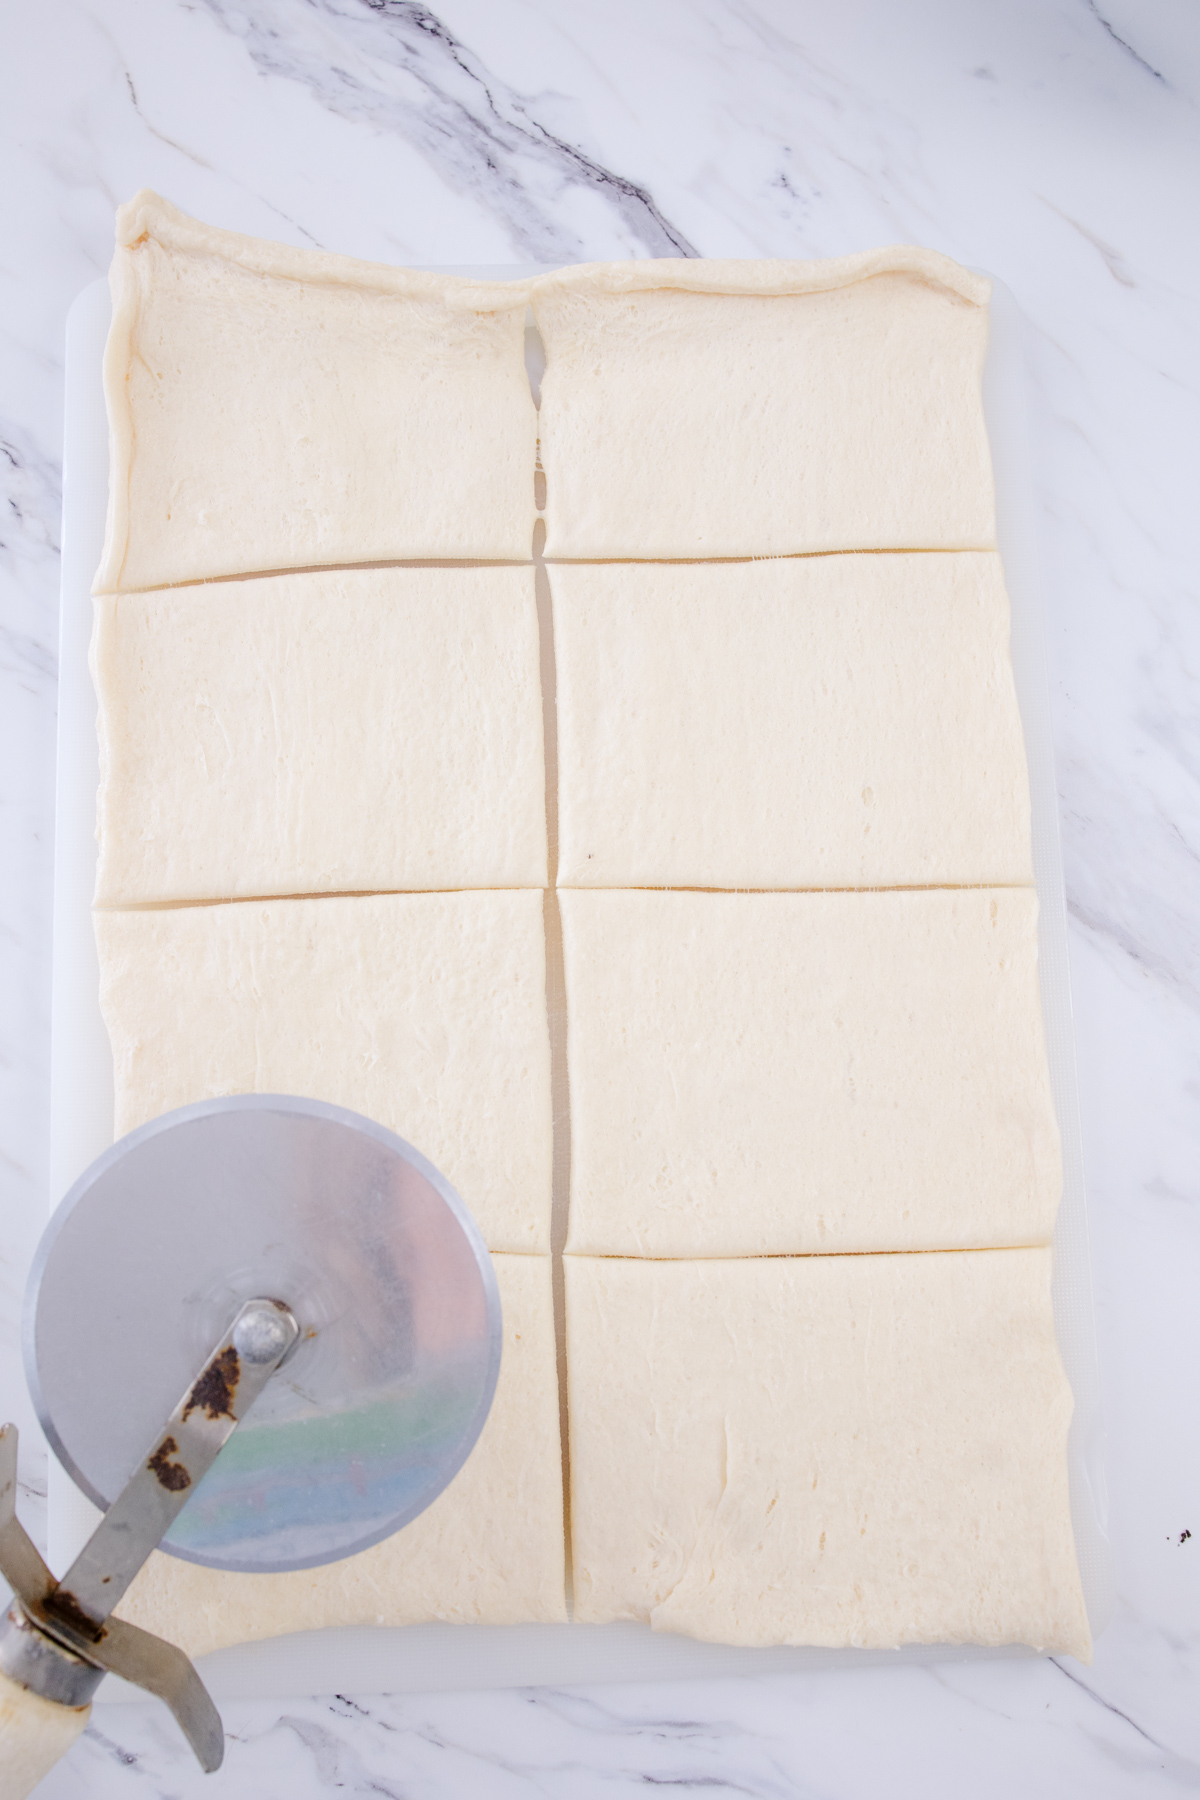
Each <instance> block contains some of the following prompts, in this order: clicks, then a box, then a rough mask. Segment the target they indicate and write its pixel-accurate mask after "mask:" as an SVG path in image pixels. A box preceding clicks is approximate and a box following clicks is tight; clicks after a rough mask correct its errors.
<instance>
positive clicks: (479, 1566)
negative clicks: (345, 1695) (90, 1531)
mask: <svg viewBox="0 0 1200 1800" xmlns="http://www.w3.org/2000/svg"><path fill="white" fill-rule="evenodd" d="M493 1266H494V1267H495V1271H496V1280H497V1282H498V1284H499V1288H500V1301H501V1305H502V1307H503V1311H504V1350H503V1355H502V1358H501V1363H500V1379H499V1382H498V1384H497V1387H496V1397H495V1400H494V1401H493V1403H492V1410H491V1412H490V1413H489V1414H488V1418H487V1422H486V1424H485V1425H484V1428H483V1430H482V1432H481V1433H480V1436H479V1441H478V1443H477V1444H476V1446H475V1448H474V1450H473V1451H472V1452H471V1454H470V1456H469V1457H468V1458H467V1460H466V1462H465V1463H464V1464H463V1467H462V1468H461V1469H460V1470H459V1472H458V1474H457V1475H456V1476H455V1477H454V1480H453V1481H452V1482H451V1483H450V1486H449V1487H448V1488H447V1489H446V1490H445V1492H444V1493H442V1494H440V1495H439V1496H438V1498H437V1499H436V1500H435V1501H434V1502H433V1504H432V1506H430V1507H429V1508H428V1509H427V1510H426V1511H425V1512H423V1513H422V1514H421V1515H420V1516H419V1518H416V1519H414V1520H413V1522H412V1524H411V1525H406V1526H405V1527H404V1528H403V1530H402V1531H398V1532H396V1534H395V1535H394V1536H393V1537H390V1538H385V1539H384V1541H383V1542H382V1543H380V1544H375V1545H373V1546H372V1548H371V1549H369V1550H363V1551H360V1552H359V1554H358V1555H357V1556H351V1557H348V1558H346V1559H345V1560H344V1561H343V1562H337V1563H329V1564H327V1565H326V1566H325V1567H323V1568H317V1569H297V1570H295V1571H293V1572H291V1573H289V1574H287V1575H237V1574H230V1573H228V1572H227V1571H225V1570H221V1569H207V1568H201V1567H199V1566H198V1565H197V1564H195V1563H187V1562H181V1561H179V1560H178V1558H176V1557H172V1556H165V1555H163V1554H162V1553H161V1552H158V1551H156V1552H155V1554H154V1555H153V1556H152V1557H151V1559H150V1561H149V1563H148V1564H147V1565H146V1567H145V1568H144V1569H143V1571H142V1573H141V1574H140V1575H139V1576H138V1578H137V1580H136V1581H135V1582H134V1584H133V1586H132V1587H131V1588H130V1590H129V1593H128V1594H127V1595H126V1597H125V1599H124V1600H123V1601H122V1602H121V1605H120V1606H119V1607H118V1609H117V1611H118V1614H119V1616H120V1617H121V1618H123V1619H128V1620H129V1621H130V1622H131V1623H133V1624H135V1625H141V1626H142V1627H143V1629H145V1630H147V1631H153V1632H155V1633H156V1634H158V1635H159V1636H160V1637H165V1638H167V1639H168V1640H169V1641H170V1642H171V1643H173V1644H178V1645H179V1646H180V1647H181V1648H182V1649H183V1650H184V1651H186V1652H187V1654H188V1655H189V1656H204V1655H206V1654H207V1653H208V1652H209V1651H210V1650H220V1649H222V1648H223V1647H224V1646H225V1645H226V1644H241V1643H246V1642H248V1641H250V1640H251V1639H254V1638H267V1637H281V1636H283V1635H284V1634H286V1633H288V1632H293V1631H318V1630H320V1629H322V1628H323V1627H325V1626H337V1625H343V1626H344V1625H416V1624H422V1623H424V1622H426V1621H428V1620H431V1619H442V1620H447V1621H449V1622H452V1623H454V1624H479V1625H514V1624H524V1623H527V1622H531V1623H540V1624H563V1623H565V1622H566V1617H567V1610H566V1594H565V1586H564V1565H565V1556H564V1543H563V1508H562V1498H563V1496H562V1458H561V1450H560V1444H559V1431H558V1377H557V1370H556V1363H555V1347H554V1309H553V1305H552V1301H551V1288H550V1261H549V1258H547V1257H541V1256H497V1257H496V1258H495V1259H494V1265H493Z"/></svg>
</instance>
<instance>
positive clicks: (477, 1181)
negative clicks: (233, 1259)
mask: <svg viewBox="0 0 1200 1800" xmlns="http://www.w3.org/2000/svg"><path fill="white" fill-rule="evenodd" d="M95 921H96V941H97V947H98V949H99V953H100V1007H101V1011H102V1013H103V1015H104V1021H105V1024H106V1025H107V1026H108V1032H109V1036H110V1038H111V1040H112V1048H113V1073H114V1081H115V1090H116V1135H117V1136H118V1137H120V1136H122V1135H123V1134H124V1133H125V1132H127V1131H132V1130H133V1128H134V1126H135V1125H140V1124H142V1123H143V1122H144V1121H145V1120H146V1119H152V1118H155V1117H157V1115H158V1114H160V1113H164V1112H169V1111H170V1110H171V1109H172V1108H174V1107H177V1106H187V1105H189V1104H190V1103H192V1102H193V1101H197V1100H207V1099H210V1098H213V1097H214V1096H217V1095H222V1094H255V1093H259V1094H301V1095H304V1096H307V1097H308V1098H310V1099H314V1100H328V1101H331V1102H332V1103H333V1104H334V1105H337V1106H348V1107H350V1108H351V1109H352V1110H353V1111H355V1112H359V1113H364V1114H366V1116H367V1117H368V1118H371V1119H375V1120H377V1121H378V1122H379V1123H380V1124H381V1125H386V1126H388V1127H389V1128H390V1129H391V1130H392V1131H395V1132H397V1133H398V1134H399V1136H400V1137H402V1138H404V1139H406V1140H407V1142H408V1143H410V1144H413V1145H415V1146H416V1148H417V1149H418V1150H420V1151H421V1152H422V1153H423V1154H424V1155H425V1156H427V1157H428V1158H429V1160H430V1162H432V1163H433V1164H434V1166H435V1168H437V1169H440V1170H441V1172H442V1174H443V1175H445V1177H446V1179H447V1180H448V1181H449V1182H451V1183H452V1185H453V1186H454V1187H456V1188H457V1189H458V1192H459V1193H460V1194H461V1196H462V1198H463V1200H464V1201H465V1202H466V1204H467V1206H468V1207H469V1208H470V1210H471V1212H472V1213H473V1215H474V1217H475V1220H476V1223H477V1224H478V1226H479V1229H480V1230H481V1232H482V1233H483V1236H484V1239H485V1241H486V1243H487V1246H488V1248H489V1250H509V1251H523V1252H525V1253H526V1254H541V1255H545V1254H548V1253H549V1250H550V1185H551V1150H552V1130H553V1112H552V1107H551V1099H550V1038H549V1030H548V1026H547V1019H546V956H545V935H544V929H543V921H542V895H541V894H540V893H537V892H527V891H523V890H516V891H514V890H509V891H506V892H499V893H479V892H475V893H471V892H468V893H458V894H381V895H357V896H354V897H351V898H339V899H325V900H270V901H239V902H235V903H233V904H231V905H225V906H197V907H179V908H169V909H165V910H161V911H147V912H127V913H117V912H109V913H103V912H102V913H97V914H96V915H95Z"/></svg>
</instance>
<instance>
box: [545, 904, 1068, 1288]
mask: <svg viewBox="0 0 1200 1800" xmlns="http://www.w3.org/2000/svg"><path fill="white" fill-rule="evenodd" d="M559 904H560V906H561V910H562V928H563V955H564V962H565V968H566V991H567V1067H568V1075H569V1081H570V1095H571V1214H570V1229H569V1235H568V1241H567V1247H568V1249H569V1250H572V1251H576V1252H580V1253H584V1252H586V1253H590V1254H594V1255H599V1256H653V1257H672V1256H675V1257H700V1256H713V1257H725V1256H771V1255H798V1254H803V1253H806V1252H826V1253H833V1252H842V1251H851V1250H854V1251H866V1250H954V1249H973V1248H983V1247H987V1246H990V1245H1005V1244H1044V1243H1047V1242H1048V1241H1049V1239H1050V1236H1051V1233H1052V1231H1053V1228H1054V1217H1055V1212H1056V1210H1057V1207H1058V1200H1059V1193H1060V1189H1061V1184H1062V1167H1061V1158H1060V1151H1059V1137H1058V1128H1057V1125H1056V1122H1055V1116H1054V1104H1053V1099H1052V1096H1051V1092H1050V1078H1049V1070H1048V1067H1047V1062H1046V1051H1045V1043H1044V1038H1043V1033H1042V1016H1041V1005H1040V999H1039V994H1038V979H1037V897H1036V895H1035V893H1034V892H1033V890H1032V889H1030V888H995V889H990V890H989V889H986V888H983V889H964V890H959V891H953V890H941V891H935V892H907V893H905V892H891V893H863V894H715V893H708V894H695V893H652V892H644V891H642V892H634V893H617V892H611V893H592V892H585V891H583V890H581V889H576V890H574V891H564V892H562V893H561V894H560V896H559Z"/></svg>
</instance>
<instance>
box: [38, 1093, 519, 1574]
mask: <svg viewBox="0 0 1200 1800" xmlns="http://www.w3.org/2000/svg"><path fill="white" fill-rule="evenodd" d="M256 1295H266V1296H269V1297H270V1298H272V1299H277V1300H283V1301H285V1302H286V1304H287V1305H288V1306H289V1307H290V1308H291V1310H292V1312H293V1313H294V1314H295V1316H296V1318H297V1320H298V1322H299V1324H300V1331H301V1336H300V1341H299V1343H298V1345H297V1347H296V1349H295V1351H294V1352H293V1354H292V1355H291V1357H290V1358H289V1359H288V1361H287V1363H286V1364H285V1365H284V1367H283V1368H281V1369H280V1370H279V1371H278V1372H277V1373H276V1374H275V1375H274V1376H273V1377H272V1378H271V1380H270V1382H269V1383H268V1384H267V1387H266V1388H265V1389H264V1391H263V1393H262V1394H261V1396H260V1397H259V1399H258V1400H257V1401H256V1402H255V1404H254V1407H253V1409H252V1411H251V1413H250V1416H249V1418H248V1419H247V1420H246V1421H245V1422H244V1423H243V1424H242V1425H240V1426H239V1427H238V1430H237V1431H236V1432H235V1433H234V1435H233V1437H232V1438H231V1439H230V1441H229V1443H228V1444H227V1445H226V1447H225V1448H224V1450H223V1451H222V1452H221V1454H220V1456H219V1457H218V1458H217V1460H216V1462H215V1463H214V1464H213V1466H212V1468H211V1469H210V1470H209V1472H208V1474H207V1475H206V1476H205V1477H204V1478H203V1480H202V1481H200V1482H199V1483H198V1484H197V1488H196V1493H195V1495H194V1497H193V1498H192V1499H191V1500H190V1501H189V1503H188V1505H187V1506H186V1507H185V1508H184V1510H183V1512H182V1513H181V1514H180V1516H179V1518H178V1519H177V1520H176V1522H175V1525H174V1526H173V1527H172V1529H171V1531H170V1532H169V1533H168V1535H167V1537H166V1538H165V1539H164V1540H163V1545H162V1547H163V1549H164V1550H168V1551H170V1552H172V1553H173V1554H174V1555H176V1556H182V1557H185V1558H187V1559H188V1560H189V1561H191V1562H198V1563H205V1564H208V1565H209V1566H211V1567H213V1568H219V1569H240V1570H243V1571H246V1572H266V1571H278V1570H284V1569H303V1568H310V1567H312V1566H313V1565H315V1564H317V1563H324V1562H330V1561H333V1560H335V1559H336V1558H338V1557H343V1556H350V1555H351V1554H353V1552H355V1551H357V1550H363V1549H366V1547H367V1546H368V1545H370V1544H374V1543H378V1541H379V1540H380V1539H381V1538H385V1537H387V1536H389V1535H390V1533H392V1532H393V1531H396V1530H397V1529H398V1528H399V1527H400V1526H402V1525H405V1524H407V1523H408V1521H409V1520H410V1519H414V1518H415V1517H416V1516H417V1514H418V1513H420V1512H422V1511H423V1510H424V1508H425V1507H427V1506H428V1505H429V1503H430V1501H431V1500H434V1499H436V1497H437V1496H438V1494H440V1493H441V1491H442V1489H443V1488H444V1487H445V1486H446V1485H447V1483H448V1482H449V1481H450V1480H451V1479H452V1478H453V1476H454V1475H455V1474H456V1473H457V1471H458V1470H459V1468H461V1466H462V1464H463V1462H464V1461H465V1460H466V1458H467V1456H468V1454H469V1452H470V1450H471V1447H472V1445H473V1444H474V1443H475V1440H476V1438H477V1437H478V1436H479V1432H480V1430H481V1429H482V1427H483V1422H484V1420H485V1419H486V1417H487V1413H488V1408H489V1407H490V1405H491V1402H492V1395H493V1393H494V1391H495V1386H496V1377H497V1375H498V1373H499V1368H500V1343H501V1336H500V1300H499V1295H498V1293H497V1290H496V1281H495V1276H494V1274H493V1271H492V1266H491V1260H490V1258H489V1256H488V1253H487V1250H486V1249H485V1247H484V1244H483V1240H482V1239H481V1237H480V1235H479V1232H478V1230H477V1229H476V1227H475V1224H474V1221H473V1220H472V1218H471V1216H470V1214H469V1213H468V1212H467V1209H466V1207H465V1206H464V1205H463V1203H462V1201H461V1200H460V1199H459V1197H458V1195H457V1194H456V1193H455V1191H454V1189H453V1188H452V1187H451V1186H450V1184H449V1183H448V1182H447V1181H446V1180H445V1179H444V1178H443V1177H442V1176H441V1175H439V1174H438V1172H437V1170H436V1169H435V1168H434V1167H433V1166H432V1164H430V1163H429V1162H427V1161H426V1159H425V1158H424V1157H423V1156H421V1155H420V1154H419V1153H418V1152H417V1151H416V1150H414V1149H413V1148H412V1147H411V1145H409V1144H406V1143H405V1142H404V1141H403V1140H402V1139H401V1138H398V1137H396V1136H395V1135H394V1134H393V1133H392V1132H390V1131H386V1130H385V1129H384V1128H383V1127H382V1126H381V1125H376V1124H374V1123H373V1122H372V1121H371V1120H369V1119H364V1118H360V1117H359V1116H358V1114H356V1113H352V1112H347V1111H346V1110H344V1109H343V1108H342V1107H337V1106H326V1105H323V1104H322V1103H321V1102H319V1101H315V1100H299V1099H295V1098H292V1097H290V1096H283V1095H273V1094H246V1095H239V1096H237V1097H236V1098H232V1099H226V1100H214V1101H206V1102H204V1103H202V1104H201V1105H199V1106H186V1107H182V1108H180V1110H179V1111H177V1112H172V1113H166V1114H164V1115H163V1116H162V1117H161V1118H158V1119H154V1120H152V1121H151V1123H150V1124H148V1125H143V1126H141V1127H140V1128H139V1129H138V1130H137V1131H134V1132H131V1133H130V1135H129V1136H128V1137H126V1138H122V1139H121V1141H120V1143H118V1144H115V1145H114V1146H113V1148H112V1149H111V1150H109V1151H108V1152H106V1154H105V1155H104V1156H102V1157H100V1158H99V1160H98V1161H97V1162H95V1163H93V1164H92V1166H91V1168H90V1169H88V1170H87V1172H86V1174H84V1175H83V1176H82V1177H81V1178H80V1180H79V1181H77V1182H76V1184H75V1186H74V1187H73V1188H72V1189H71V1191H70V1193H69V1194H68V1195H67V1197H66V1199H65V1200H64V1201H63V1203H62V1205H61V1206H60V1207H59V1208H58V1211H57V1212H56V1213H55V1215H54V1217H53V1219H52V1220H51V1222H50V1224H49V1226H48V1228H47V1230H46V1233H45V1235H44V1237H43V1238H42V1241H41V1244H40V1245H39V1247H38V1252H37V1256H36V1258H35V1260H34V1265H33V1271H32V1274H31V1276H30V1283H29V1289H28V1293H27V1296H26V1308H25V1363H26V1372H27V1375H28V1378H29V1385H30V1388H31V1390H32V1393H33V1397H34V1403H35V1405H36V1407H37V1411H38V1415H39V1417H40V1419H41V1422H42V1426H43V1429H44V1430H45V1432H46V1436H47V1437H48V1438H49V1440H50V1443H51V1444H52V1446H53V1447H54V1450H55V1451H56V1453H57V1454H58V1456H59V1458H60V1460H61V1461H62V1462H63V1464H64V1465H65V1467H66V1468H67V1470H68V1471H69V1473H70V1474H71V1475H72V1477H73V1478H74V1480H75V1481H76V1482H77V1483H78V1484H79V1486H80V1487H81V1488H82V1489H83V1491H84V1493H85V1494H87V1495H88V1496H89V1498H90V1499H92V1500H93V1501H95V1503H96V1504H97V1505H98V1506H100V1507H107V1506H108V1504H109V1502H110V1501H111V1500H112V1499H113V1497H114V1495H116V1494H117V1493H118V1492H119V1491H120V1489H121V1488H122V1487H123V1486H124V1483H125V1481H126V1479H127V1477H128V1476H129V1474H130V1472H131V1471H132V1469H133V1468H134V1466H135V1465H136V1463H137V1462H138V1460H139V1458H140V1457H142V1456H143V1455H144V1454H145V1452H146V1448H147V1446H148V1445H149V1444H150V1443H151V1442H152V1439H153V1437H154V1433H155V1432H156V1431H157V1430H158V1428H159V1426H160V1425H161V1424H162V1421H163V1420H164V1419H165V1418H166V1417H167V1415H168V1414H169V1413H170V1411H171V1409H172V1407H173V1406H174V1405H175V1403H176V1402H177V1400H178V1399H179V1396H180V1395H181V1394H182V1393H183V1392H184V1391H185V1389H186V1388H187V1386H188V1383H189V1382H190V1381H191V1380H192V1379H194V1377H195V1374H196V1372H197V1370H198V1369H199V1368H200V1367H201V1365H202V1362H203V1359H204V1357H205V1356H206V1355H207V1353H208V1351H209V1349H210V1348H211V1345H212V1344H213V1343H214V1342H215V1341H216V1340H217V1338H218V1336H219V1335H220V1333H221V1332H222V1331H223V1330H224V1329H225V1328H226V1326H227V1325H228V1323H229V1320H230V1319H231V1317H232V1316H233V1314H234V1313H235V1312H236V1310H237V1308H238V1306H239V1304H240V1303H241V1302H242V1301H244V1300H248V1299H251V1298H253V1297H254V1296H256Z"/></svg>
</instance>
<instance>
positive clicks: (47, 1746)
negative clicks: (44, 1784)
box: [0, 1673, 92, 1800]
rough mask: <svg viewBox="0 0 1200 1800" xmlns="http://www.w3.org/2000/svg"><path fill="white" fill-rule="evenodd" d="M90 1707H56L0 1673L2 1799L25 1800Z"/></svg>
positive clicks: (80, 1726)
mask: <svg viewBox="0 0 1200 1800" xmlns="http://www.w3.org/2000/svg"><path fill="white" fill-rule="evenodd" d="M91 1710H92V1709H91V1707H90V1706H57V1705H56V1704H55V1702H54V1701H53V1700H43V1699H42V1696H41V1695H40V1694H31V1693H30V1691H29V1689H28V1688H23V1687H18V1685H17V1683H16V1682H15V1681H10V1680H9V1678H8V1676H7V1675H5V1674H3V1673H0V1800H25V1796H26V1794H31V1793H32V1792H33V1790H34V1788H35V1787H36V1786H37V1784H38V1782H39V1781H40V1780H41V1779H42V1777H43V1775H48V1774H49V1773H50V1771H51V1769H52V1768H53V1767H54V1765H55V1763H56V1762H57V1761H58V1759H59V1757H60V1756H65V1755H66V1754H67V1751H68V1750H69V1749H70V1748H71V1745H72V1744H73V1743H74V1742H75V1739H76V1738H77V1737H78V1736H79V1734H80V1732H81V1731H82V1730H83V1728H84V1726H85V1725H86V1724H87V1722H88V1717H89V1715H90V1713H91Z"/></svg>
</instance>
